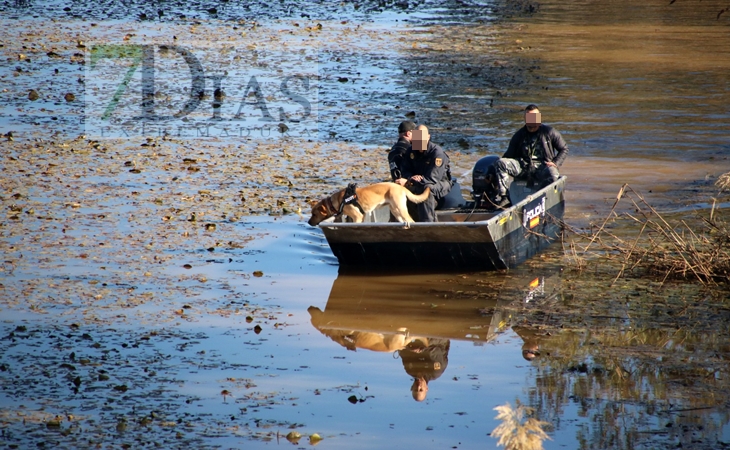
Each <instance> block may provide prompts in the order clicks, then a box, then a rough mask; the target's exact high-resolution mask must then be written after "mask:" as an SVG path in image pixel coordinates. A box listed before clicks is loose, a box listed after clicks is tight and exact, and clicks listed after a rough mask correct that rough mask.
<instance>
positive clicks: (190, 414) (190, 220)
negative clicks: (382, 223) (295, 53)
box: [0, 0, 730, 449]
mask: <svg viewBox="0 0 730 450" xmlns="http://www.w3.org/2000/svg"><path fill="white" fill-rule="evenodd" d="M668 3H669V2H658V1H652V2H644V3H640V4H636V3H635V2H629V1H623V0H622V1H614V2H597V1H596V2H570V3H569V4H565V3H561V2H557V1H546V2H542V3H540V4H539V5H537V4H533V5H530V4H529V3H527V2H504V3H495V4H492V3H484V4H471V5H469V6H465V5H464V4H463V3H461V2H458V3H457V2H454V3H452V2H446V3H443V4H441V3H430V2H424V3H419V4H417V5H415V4H414V5H411V6H410V7H409V8H407V9H405V11H407V14H406V13H404V9H403V8H402V6H401V5H399V4H389V3H388V4H386V6H385V7H384V10H380V11H379V10H378V7H377V5H375V4H369V3H367V2H366V3H365V4H364V5H363V6H362V7H361V8H359V9H355V8H354V6H352V5H350V4H347V3H339V2H338V3H337V4H336V5H335V4H332V5H325V6H309V7H306V8H304V9H301V8H303V7H301V6H297V5H296V4H290V3H288V2H279V3H277V4H276V5H273V4H272V5H268V6H266V5H259V6H255V7H253V6H250V5H249V6H245V5H244V6H240V5H236V6H232V5H228V4H227V3H226V4H225V5H223V4H222V3H221V4H218V3H217V2H201V4H200V7H199V8H198V9H197V10H196V9H195V7H189V8H185V9H181V7H179V6H170V5H167V4H166V3H164V2H162V3H161V5H162V9H160V11H162V10H163V9H164V8H166V7H169V8H170V9H165V10H164V11H163V13H164V14H162V15H160V14H159V12H158V11H155V10H151V9H149V5H147V4H146V3H144V4H143V3H139V4H136V3H134V2H132V4H130V5H127V6H126V7H125V8H121V9H120V8H111V7H110V8H97V9H95V8H87V9H86V10H83V9H80V6H79V5H78V4H76V3H68V4H66V3H64V2H57V3H52V4H51V5H50V6H43V5H40V4H36V3H35V2H32V1H30V2H15V3H13V4H5V5H3V6H2V7H0V8H2V12H3V14H5V15H3V16H2V17H1V18H0V22H1V23H2V25H3V26H2V27H1V28H0V36H1V37H2V39H0V40H1V41H2V47H0V53H2V57H3V61H4V62H3V63H2V65H0V77H1V78H0V79H2V91H3V92H2V96H1V97H0V107H1V108H2V116H1V117H0V127H1V128H0V130H2V133H3V134H6V133H8V132H13V133H12V138H13V140H10V139H9V136H8V135H6V136H4V137H3V139H4V141H3V144H2V145H3V147H2V149H3V159H2V167H1V169H2V172H0V173H2V177H1V179H0V187H1V188H2V190H1V192H0V196H1V197H2V198H1V199H0V200H1V201H2V206H3V216H2V217H1V219H2V222H1V226H0V248H2V255H3V262H2V267H1V268H2V272H0V274H1V275H2V278H1V279H0V314H1V316H0V317H1V319H2V323H0V336H1V337H2V339H1V340H0V349H1V350H0V424H1V425H2V426H1V427H0V428H2V433H1V434H0V444H2V445H4V446H7V447H9V448H30V447H43V446H45V447H46V448H95V447H102V448H106V447H111V446H115V447H116V446H126V448H147V447H164V448H183V447H187V448H243V447H245V448H263V447H271V446H272V445H285V446H290V445H291V444H290V443H289V442H293V443H296V444H298V446H299V447H308V446H309V445H314V444H316V445H317V446H318V447H321V448H342V447H345V446H346V447H347V448H363V449H365V448H367V449H371V448H390V447H395V446H409V447H416V446H420V447H423V448H485V447H486V448H494V447H495V444H496V440H494V439H493V438H491V437H490V433H491V431H492V430H493V429H494V427H495V426H496V425H497V422H496V421H495V420H494V416H495V415H496V412H495V411H493V410H492V408H494V407H495V406H497V405H501V404H504V403H505V402H510V403H512V404H515V403H516V402H517V401H519V402H522V403H524V404H527V405H529V406H531V407H533V408H535V411H536V412H535V415H536V416H537V417H538V418H539V419H541V420H544V421H548V422H549V423H550V425H549V426H548V427H546V431H547V432H548V434H549V435H550V437H551V438H552V441H546V442H545V443H544V445H545V447H546V448H668V447H676V446H679V445H682V446H684V447H685V448H707V449H710V448H713V449H714V448H721V447H723V446H727V445H730V425H729V423H730V417H729V416H728V413H727V411H728V406H730V385H729V384H728V376H730V366H728V357H730V348H728V345H727V342H726V337H727V328H728V322H729V321H730V310H729V309H728V307H727V304H726V297H727V292H726V291H725V290H723V289H724V288H715V289H713V290H707V289H704V288H702V287H701V286H698V285H694V284H691V283H690V284H673V283H664V284H662V283H658V282H656V281H654V280H641V279H639V280H636V279H631V278H626V279H619V280H617V281H616V282H615V283H613V281H614V280H613V279H614V276H615V272H614V271H613V269H612V268H610V267H602V266H589V270H586V271H583V272H575V271H573V270H571V269H570V266H568V265H567V264H566V260H565V259H564V258H563V252H562V249H561V247H560V246H559V245H556V246H555V248H553V249H552V251H551V252H548V253H547V254H545V255H543V256H542V257H540V258H535V259H534V260H532V261H530V262H529V263H527V264H525V266H524V267H521V268H519V269H517V270H514V271H510V272H507V273H470V274H425V275H411V276H398V275H389V276H385V275H376V276H352V275H349V276H345V275H338V274H337V265H336V260H335V259H334V258H333V256H332V255H331V253H330V252H329V249H328V247H327V245H326V243H325V242H324V240H323V237H322V235H321V233H320V232H319V231H318V230H316V229H312V228H311V227H308V226H307V225H306V224H305V222H304V221H303V219H302V218H300V217H299V216H297V215H296V214H292V212H293V211H297V210H298V209H301V210H302V211H303V215H306V209H307V201H308V200H309V199H312V198H318V197H320V196H321V195H323V194H324V193H328V192H330V191H333V190H335V189H337V188H339V187H341V186H342V185H343V184H344V183H346V182H347V181H350V180H357V181H358V182H361V183H367V182H371V181H377V180H380V179H382V178H384V177H386V176H387V167H386V165H385V163H384V156H385V154H384V152H382V150H384V149H386V148H387V147H388V146H389V145H391V144H392V141H394V136H393V135H394V134H395V133H394V129H395V126H396V124H397V122H399V121H400V120H402V119H403V118H404V114H405V113H407V112H411V111H412V112H414V113H415V118H416V120H417V121H419V122H423V123H426V124H428V125H430V127H431V129H432V134H433V137H434V139H435V140H436V141H437V142H439V143H442V144H444V146H445V148H446V149H447V150H448V151H449V152H450V153H451V154H452V155H453V157H452V161H453V163H454V166H455V168H456V170H455V173H456V174H458V175H460V181H461V182H462V185H465V186H468V184H469V181H470V174H469V170H470V168H471V167H472V165H473V163H474V162H475V161H476V160H477V159H479V158H480V157H482V156H484V155H485V154H487V153H501V152H502V151H503V150H504V147H505V145H506V142H507V140H508V139H509V137H510V136H511V134H512V133H513V132H514V131H515V130H516V129H517V128H518V127H519V126H520V121H521V113H520V110H521V108H522V107H524V105H525V104H527V103H532V102H534V103H537V104H539V105H540V106H541V109H542V111H543V118H544V120H545V122H546V123H549V124H551V125H554V126H555V127H556V128H557V129H558V130H560V131H561V132H562V133H563V135H564V137H565V138H566V140H567V141H568V143H569V145H570V147H571V155H570V157H569V159H568V161H567V162H566V164H565V166H564V167H563V168H562V172H563V174H565V175H567V176H568V180H569V189H568V191H567V195H566V196H567V201H568V205H567V211H566V219H567V220H568V221H569V222H570V223H571V224H574V225H577V226H580V227H582V226H587V225H588V224H590V223H592V222H596V221H599V220H601V219H602V218H603V217H604V216H605V215H606V214H607V213H608V211H609V209H610V206H611V205H612V203H613V199H614V198H615V195H616V192H618V190H619V188H620V187H621V185H622V184H623V183H629V184H630V185H631V186H633V187H634V188H635V189H637V190H638V191H639V192H641V193H643V194H644V195H645V196H646V198H647V199H649V200H650V201H651V202H652V203H653V204H654V205H656V206H657V207H658V208H659V209H660V210H661V211H674V210H680V211H682V213H681V214H684V215H687V216H689V215H691V214H692V213H691V209H692V208H693V207H700V208H702V207H703V205H706V203H707V202H708V200H709V199H710V197H711V196H714V195H716V190H715V189H714V187H713V186H712V184H713V183H714V181H715V179H716V177H717V176H718V175H719V174H721V173H724V172H727V171H728V170H730V163H729V162H728V155H729V154H730V135H729V134H728V131H727V130H728V127H727V123H728V120H729V119H730V117H729V116H730V113H729V112H728V109H727V104H729V103H730V78H729V77H728V76H727V73H728V69H730V67H728V66H730V49H728V47H727V45H725V43H726V42H727V36H728V35H727V33H728V31H729V30H730V17H729V16H728V15H727V14H730V13H727V14H723V15H720V17H719V19H718V18H717V14H718V12H719V11H720V10H721V9H723V8H724V7H727V5H723V4H720V3H721V2H708V1H706V0H703V1H702V2H699V1H681V0H678V1H677V2H674V3H673V4H671V5H669V4H668ZM531 6H532V8H533V10H532V11H531V9H530V7H531ZM64 7H66V8H68V10H65V9H64ZM239 7H240V8H244V9H245V10H244V9H237V8H239ZM251 8H253V10H252V9H251ZM256 8H260V10H257V9H256ZM535 8H537V9H536V10H535ZM213 9H214V12H211V11H213ZM141 14H145V15H146V17H157V19H159V20H157V19H155V20H147V21H146V22H135V23H132V22H129V20H128V19H129V18H130V17H132V18H133V19H134V20H135V21H136V20H137V19H138V18H139V17H140V15H141ZM305 15H309V17H307V16H305ZM33 16H38V17H35V18H34V17H33ZM182 16H185V17H182ZM48 17H51V18H53V19H54V20H55V22H49V21H47V20H45V19H47V18H48ZM242 17H243V18H244V19H245V20H244V19H242ZM107 19H111V20H107ZM255 19H256V20H258V22H259V23H258V24H256V25H253V21H254V20H255ZM317 23H320V24H321V25H322V27H321V28H319V27H318V26H317ZM92 24H94V25H92ZM170 35H175V36H176V38H177V39H176V40H178V41H180V42H186V43H194V42H198V43H205V45H203V47H205V48H206V49H207V51H208V53H206V55H207V56H206V58H210V60H214V61H217V62H221V61H222V62H223V63H226V64H229V63H231V61H237V60H236V59H230V61H229V60H228V59H226V58H227V56H226V55H230V54H235V52H236V51H237V48H240V49H243V48H244V47H246V48H249V47H250V46H251V45H254V44H257V45H261V46H262V47H264V46H263V45H262V44H261V40H265V41H266V42H269V43H276V44H277V45H282V46H284V45H286V46H289V45H291V46H293V48H296V45H297V44H296V42H299V45H302V46H309V45H310V44H311V42H313V41H317V42H318V43H317V45H318V47H317V51H318V52H319V55H320V60H319V74H320V79H319V83H320V84H319V106H320V107H319V110H318V115H319V124H320V129H319V131H318V134H317V135H316V136H313V137H312V138H311V139H295V138H292V137H286V136H277V135H276V134H274V136H276V138H270V137H269V138H267V139H253V138H251V139H244V138H241V137H240V136H236V137H231V136H225V135H223V136H221V135H219V136H215V137H213V138H206V139H198V138H193V137H190V136H188V137H173V138H165V139H163V138H160V137H158V136H154V137H153V139H152V140H151V141H148V140H146V139H144V137H143V136H132V137H130V138H129V139H118V140H100V141H98V142H97V141H95V140H89V139H85V138H76V137H77V135H79V134H81V133H82V132H83V128H82V124H83V122H82V119H83V115H84V109H83V104H82V103H79V102H77V101H76V100H72V101H69V100H65V94H67V93H68V92H72V93H74V94H75V96H76V97H77V98H81V97H82V96H83V92H84V88H83V86H84V83H82V82H83V81H85V80H84V79H83V75H84V70H82V69H83V67H82V66H83V64H79V61H80V59H79V58H81V59H83V58H82V57H81V56H78V55H76V54H77V53H81V54H82V55H83V52H84V51H85V50H84V49H83V47H82V45H83V43H84V42H86V43H89V42H92V41H94V40H95V39H96V40H102V41H104V42H116V43H123V42H131V43H137V44H139V43H145V42H151V41H154V42H158V41H159V42H162V41H164V40H165V39H166V38H167V39H169V36H170ZM283 35H286V36H287V39H284V38H282V37H281V36H283ZM292 40H293V41H294V43H292ZM79 41H82V42H79ZM212 42H215V43H216V45H218V44H220V43H222V44H220V45H222V46H223V50H221V51H220V52H219V53H216V52H215V51H210V50H211V49H213V50H215V49H216V48H217V47H215V45H211V43H212ZM228 43H230V45H228ZM191 45H193V44H191ZM249 50H250V48H249ZM247 51H248V50H247ZM247 55H249V54H247ZM257 57H258V58H260V60H261V61H264V62H268V63H272V61H274V60H273V59H270V58H271V56H270V55H268V56H267V54H266V52H260V53H259V54H258V56H257ZM231 67H233V68H235V64H234V65H232V66H230V67H229V66H227V70H229V71H230V72H229V75H230V76H231V78H235V76H234V74H235V72H234V71H233V69H232V68H231ZM55 69H58V73H57V72H56V70H55ZM170 74H174V72H170ZM174 76H175V75H171V77H174ZM79 79H80V80H81V81H82V82H79ZM235 79H236V82H237V83H241V79H244V81H243V82H242V83H243V84H244V85H245V82H246V81H248V79H247V78H245V77H244V78H241V79H239V78H235ZM345 79H346V80H345ZM160 80H161V81H162V82H165V83H168V82H171V81H170V80H169V79H165V78H164V77H162V78H160ZM89 81H91V80H86V82H89ZM101 81H102V83H100V84H99V86H103V85H104V83H103V80H101ZM173 85H174V83H173ZM226 87H227V89H228V93H229V97H228V98H232V97H235V95H236V90H235V88H234V87H233V86H226ZM30 89H35V90H37V91H38V94H39V95H40V98H39V99H37V100H30V99H29V90H30ZM207 89H208V90H210V91H211V92H208V94H209V97H212V96H214V94H213V92H212V88H210V85H208V88H207ZM224 102H225V101H224ZM235 106H236V103H233V106H232V107H235ZM226 107H227V106H226V104H225V103H224V106H223V107H222V111H223V112H224V115H225V111H226ZM209 113H210V111H207V110H206V111H201V115H205V114H208V115H210V114H209ZM725 201H726V200H725ZM622 208H623V207H622ZM625 209H630V208H628V207H626V208H625ZM726 210H727V209H724V210H721V211H720V214H724V211H726ZM621 232H626V233H628V235H630V233H631V231H630V230H629V231H623V230H622V231H621ZM535 355H537V356H536V357H533V356H535ZM423 383H425V384H426V386H427V387H428V391H425V389H424V386H423ZM419 389H420V390H419ZM418 400H422V401H418ZM289 433H299V434H300V435H301V437H299V438H297V437H296V435H295V434H289ZM314 434H317V435H319V436H320V437H321V438H324V439H323V440H321V441H319V442H317V438H314V439H313V440H312V438H311V436H312V435H314ZM287 436H288V437H287Z"/></svg>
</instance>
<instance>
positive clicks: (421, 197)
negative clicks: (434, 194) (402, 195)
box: [406, 187, 431, 203]
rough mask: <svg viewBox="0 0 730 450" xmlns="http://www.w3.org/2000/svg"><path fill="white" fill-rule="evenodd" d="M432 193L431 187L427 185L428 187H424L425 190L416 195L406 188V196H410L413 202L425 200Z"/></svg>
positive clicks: (409, 198)
mask: <svg viewBox="0 0 730 450" xmlns="http://www.w3.org/2000/svg"><path fill="white" fill-rule="evenodd" d="M430 193H431V188H430V187H426V189H424V190H423V192H422V193H421V194H419V195H416V194H414V193H413V192H411V191H409V190H407V189H406V197H408V200H410V201H412V202H413V203H423V202H425V201H426V199H427V198H428V195H429V194H430Z"/></svg>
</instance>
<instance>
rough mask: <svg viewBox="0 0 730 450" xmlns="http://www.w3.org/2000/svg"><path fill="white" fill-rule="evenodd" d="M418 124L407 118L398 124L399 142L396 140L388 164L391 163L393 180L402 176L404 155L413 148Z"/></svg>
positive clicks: (389, 154)
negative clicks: (414, 133)
mask: <svg viewBox="0 0 730 450" xmlns="http://www.w3.org/2000/svg"><path fill="white" fill-rule="evenodd" d="M415 129H416V124H415V123H413V122H411V121H410V120H405V121H403V122H401V123H400V125H398V142H396V143H395V144H394V145H393V147H392V148H391V149H390V152H389V153H388V164H390V176H391V177H393V181H395V180H397V179H398V178H400V177H401V175H402V173H403V157H404V156H405V154H406V152H407V151H408V149H409V148H411V139H412V138H413V130H415Z"/></svg>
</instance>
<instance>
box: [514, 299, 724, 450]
mask: <svg viewBox="0 0 730 450" xmlns="http://www.w3.org/2000/svg"><path fill="white" fill-rule="evenodd" d="M589 293H590V291H589V290H588V289H585V288H582V289H579V290H577V291H573V292H572V294H575V296H573V295H565V294H567V293H565V292H564V293H563V294H564V295H563V297H562V299H557V298H556V299H551V300H545V301H543V302H542V303H540V302H538V304H536V305H530V307H529V308H525V309H524V310H523V311H519V312H515V314H514V315H513V317H512V319H513V322H514V323H519V324H520V325H519V326H517V325H513V327H512V328H513V330H514V331H515V332H516V333H517V334H518V335H519V336H520V337H521V338H522V339H523V341H524V345H523V347H522V348H523V357H524V358H525V359H527V360H529V361H531V365H532V367H533V374H532V376H531V377H530V378H532V379H529V380H528V386H529V387H527V395H528V401H527V403H528V404H529V405H530V406H532V407H534V408H535V409H536V412H537V415H538V416H539V417H540V418H541V420H548V421H550V422H551V423H553V424H554V426H555V427H556V429H555V433H556V434H557V435H558V436H561V435H562V436H569V435H570V434H573V435H574V436H577V440H578V443H579V447H578V448H651V447H661V448H667V446H672V447H677V448H679V447H684V448H688V447H690V448H720V446H721V445H722V443H723V442H727V440H728V436H729V435H730V434H729V433H730V427H728V424H730V414H728V412H727V405H728V404H730V397H729V396H728V392H727V384H726V380H727V379H728V376H730V364H728V355H729V354H730V348H729V346H728V344H727V342H726V340H725V339H724V338H723V337H722V336H723V335H725V332H726V331H725V330H726V329H727V323H728V322H727V319H728V316H727V314H724V313H722V314H717V313H715V312H712V311H713V310H714V311H717V310H716V309H715V306H712V305H711V304H703V303H702V302H694V301H687V300H686V299H682V300H676V299H673V298H672V297H673V296H674V295H676V294H675V293H672V292H671V291H669V290H667V292H665V293H662V294H659V295H656V296H655V295H649V294H647V295H645V296H642V297H643V298H641V299H637V301H636V302H635V303H636V305H634V306H632V305H630V304H628V303H627V304H624V305H622V306H621V307H620V308H617V305H616V304H615V303H614V304H600V302H595V303H594V304H593V305H592V306H586V304H585V303H586V302H584V301H580V300H578V298H580V297H581V296H587V295H588V294H589ZM593 295H596V293H595V292H593ZM663 297H664V298H663ZM690 298H691V297H690ZM710 298H711V297H706V298H705V299H704V300H703V301H704V302H708V303H711V302H710V300H709V299H710ZM674 301H679V302H680V303H681V304H682V305H684V306H683V307H682V308H678V307H675V306H678V305H674V304H673V303H674ZM578 305H580V306H578ZM717 306H719V305H717ZM617 309H623V313H622V314H621V315H619V314H617ZM711 316H712V317H711ZM708 319H709V320H708ZM706 320H707V321H706ZM573 415H575V417H571V416H573ZM574 420H575V421H577V422H578V424H577V425H574V424H570V423H569V422H571V421H574ZM556 440H557V439H556Z"/></svg>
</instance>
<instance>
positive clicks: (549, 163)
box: [545, 161, 558, 167]
mask: <svg viewBox="0 0 730 450" xmlns="http://www.w3.org/2000/svg"><path fill="white" fill-rule="evenodd" d="M545 165H546V166H548V167H558V166H557V165H555V163H554V162H552V161H545Z"/></svg>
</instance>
